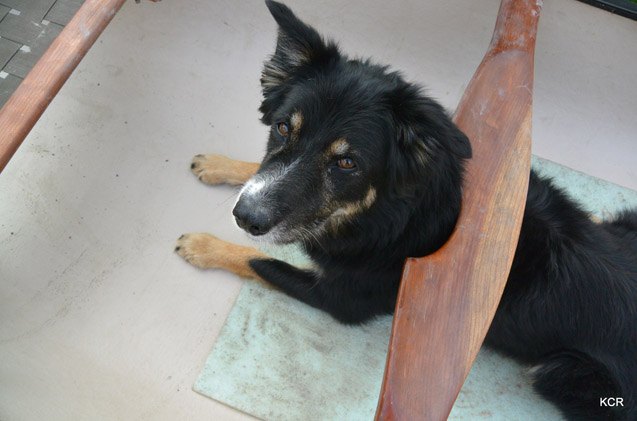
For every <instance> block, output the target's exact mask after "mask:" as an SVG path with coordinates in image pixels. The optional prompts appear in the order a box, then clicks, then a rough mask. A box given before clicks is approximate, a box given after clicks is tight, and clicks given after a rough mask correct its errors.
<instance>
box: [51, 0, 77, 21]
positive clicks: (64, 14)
mask: <svg viewBox="0 0 637 421" xmlns="http://www.w3.org/2000/svg"><path fill="white" fill-rule="evenodd" d="M82 3H84V0H57V1H56V2H55V4H54V5H53V7H51V10H49V13H47V14H46V16H45V19H46V20H48V21H51V22H55V23H57V24H58V25H66V24H67V23H69V21H70V20H71V18H72V17H73V15H74V14H75V12H76V11H77V9H79V8H80V6H81V5H82Z"/></svg>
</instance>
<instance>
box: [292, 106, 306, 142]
mask: <svg viewBox="0 0 637 421" xmlns="http://www.w3.org/2000/svg"><path fill="white" fill-rule="evenodd" d="M290 124H292V137H293V138H294V139H298V138H299V133H300V132H301V127H302V126H303V114H301V112H300V111H297V112H295V113H294V114H292V117H290Z"/></svg>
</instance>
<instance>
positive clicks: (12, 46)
mask: <svg viewBox="0 0 637 421" xmlns="http://www.w3.org/2000/svg"><path fill="white" fill-rule="evenodd" d="M19 48H20V44H18V43H16V42H13V41H9V40H8V39H4V38H0V70H1V69H2V68H3V67H4V65H5V64H7V62H8V61H9V60H10V59H11V57H13V55H14V54H15V52H16V51H18V49H19Z"/></svg>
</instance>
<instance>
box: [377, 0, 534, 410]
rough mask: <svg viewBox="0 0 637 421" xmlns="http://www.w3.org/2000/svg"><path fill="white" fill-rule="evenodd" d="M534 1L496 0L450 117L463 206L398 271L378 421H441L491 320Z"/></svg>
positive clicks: (525, 106)
mask: <svg viewBox="0 0 637 421" xmlns="http://www.w3.org/2000/svg"><path fill="white" fill-rule="evenodd" d="M540 4H541V2H538V1H537V0H502V3H501V5H500V10H499V14H498V20H497V22H496V28H495V30H494V34H493V39H492V41H491V45H490V46H489V49H488V51H487V53H486V55H485V57H484V59H483V61H482V63H481V64H480V66H479V67H478V70H477V71H476V73H475V74H474V76H473V78H472V80H471V82H470V84H469V86H468V87H467V90H466V91H465V94H464V96H463V98H462V100H461V102H460V105H459V106H458V109H457V111H456V115H455V117H454V120H455V122H456V124H458V126H459V127H460V128H461V129H462V130H463V131H464V132H465V133H466V134H467V136H468V137H469V139H470V140H471V144H472V148H473V158H472V159H471V160H470V162H469V164H468V168H467V175H466V181H465V187H464V192H463V208H462V211H461V214H460V217H459V220H458V224H457V227H456V230H455V231H454V233H453V234H452V236H451V238H450V239H449V241H448V242H447V243H446V244H445V246H444V247H443V248H441V249H440V250H439V251H437V252H436V253H434V254H432V255H430V256H427V257H424V258H419V259H409V260H408V261H407V263H406V265H405V268H404V273H403V279H402V283H401V288H400V293H399V297H398V301H397V305H396V312H395V316H394V322H393V327H392V338H391V341H390V346H389V354H388V358H387V365H386V369H385V377H384V381H383V387H382V391H381V396H380V400H379V403H378V409H377V414H376V417H377V419H381V420H392V419H397V420H415V419H418V420H444V419H446V418H447V416H448V415H449V412H450V411H451V408H452V406H453V403H454V401H455V399H456V397H457V395H458V393H459V391H460V388H461V387H462V384H463V382H464V380H465V378H466V376H467V374H468V373H469V370H470V369H471V365H472V364H473V361H474V359H475V357H476V355H477V353H478V350H479V349H480V346H481V344H482V342H483V340H484V337H485V335H486V332H487V330H488V328H489V325H490V324H491V321H492V319H493V316H494V314H495V311H496V308H497V305H498V302H499V300H500V297H501V296H502V291H503V289H504V285H505V283H506V280H507V277H508V274H509V270H510V268H511V263H512V260H513V255H514V252H515V247H516V245H517V239H518V236H519V231H520V226H521V222H522V215H523V212H524V204H525V199H526V193H527V188H528V177H529V170H530V155H531V133H530V132H531V105H532V90H533V55H534V49H535V36H536V31H537V21H538V17H539V12H540Z"/></svg>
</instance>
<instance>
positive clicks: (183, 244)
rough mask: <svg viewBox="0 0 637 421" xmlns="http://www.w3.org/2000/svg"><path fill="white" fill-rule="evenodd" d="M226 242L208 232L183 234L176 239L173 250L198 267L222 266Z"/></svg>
mask: <svg viewBox="0 0 637 421" xmlns="http://www.w3.org/2000/svg"><path fill="white" fill-rule="evenodd" d="M228 244H229V243H226V242H225V241H223V240H220V239H218V238H217V237H215V236H214V235H210V234H205V233H192V234H184V235H182V236H181V237H179V239H178V240H177V247H175V251H176V252H177V254H179V255H180V256H181V257H183V258H184V259H185V260H186V261H187V262H188V263H190V264H191V265H193V266H197V267H198V268H201V269H210V268H219V267H222V266H223V260H224V257H223V256H224V252H226V250H225V249H226V248H227V245H228Z"/></svg>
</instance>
